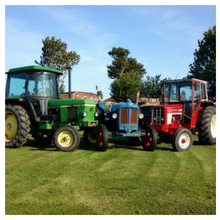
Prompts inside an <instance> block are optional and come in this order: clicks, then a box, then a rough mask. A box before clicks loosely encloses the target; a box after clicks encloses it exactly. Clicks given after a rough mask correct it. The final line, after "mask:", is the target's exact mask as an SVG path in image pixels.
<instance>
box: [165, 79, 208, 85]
mask: <svg viewBox="0 0 220 220" xmlns="http://www.w3.org/2000/svg"><path fill="white" fill-rule="evenodd" d="M192 81H196V82H202V83H207V81H204V80H201V79H196V78H190V79H188V78H183V79H164V80H162V81H161V82H162V83H163V84H164V83H175V82H192Z"/></svg>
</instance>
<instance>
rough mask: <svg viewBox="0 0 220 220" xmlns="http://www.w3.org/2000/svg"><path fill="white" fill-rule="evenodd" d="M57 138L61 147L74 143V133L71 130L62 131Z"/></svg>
mask: <svg viewBox="0 0 220 220" xmlns="http://www.w3.org/2000/svg"><path fill="white" fill-rule="evenodd" d="M57 139H58V143H59V145H60V146H61V147H70V146H71V145H72V144H73V135H72V134H71V133H70V132H69V131H62V132H60V133H59V135H58V138H57Z"/></svg>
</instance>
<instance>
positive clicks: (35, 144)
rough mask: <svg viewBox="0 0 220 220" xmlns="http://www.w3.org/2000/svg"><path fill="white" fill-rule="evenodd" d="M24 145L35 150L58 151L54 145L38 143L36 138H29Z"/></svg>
mask: <svg viewBox="0 0 220 220" xmlns="http://www.w3.org/2000/svg"><path fill="white" fill-rule="evenodd" d="M23 147H31V148H32V149H31V150H33V151H37V150H39V151H58V150H57V149H56V147H55V146H54V145H52V144H51V145H49V144H42V143H38V142H36V141H35V140H31V139H28V141H27V142H26V144H25V145H24V146H23Z"/></svg>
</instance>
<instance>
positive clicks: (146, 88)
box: [142, 75, 161, 97]
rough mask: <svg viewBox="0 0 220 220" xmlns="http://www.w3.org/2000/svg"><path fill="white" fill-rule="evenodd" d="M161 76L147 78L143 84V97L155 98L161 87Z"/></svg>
mask: <svg viewBox="0 0 220 220" xmlns="http://www.w3.org/2000/svg"><path fill="white" fill-rule="evenodd" d="M160 77H161V75H156V76H155V77H150V76H147V80H146V81H144V82H143V87H142V88H143V96H145V97H157V96H158V95H157V91H158V90H159V89H160V86H161V79H160Z"/></svg>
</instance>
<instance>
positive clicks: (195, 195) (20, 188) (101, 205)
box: [5, 133, 216, 215]
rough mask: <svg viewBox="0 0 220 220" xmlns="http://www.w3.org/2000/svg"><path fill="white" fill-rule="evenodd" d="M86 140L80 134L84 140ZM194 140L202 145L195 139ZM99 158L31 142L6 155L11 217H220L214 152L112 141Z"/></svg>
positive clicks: (81, 148) (84, 151)
mask: <svg viewBox="0 0 220 220" xmlns="http://www.w3.org/2000/svg"><path fill="white" fill-rule="evenodd" d="M81 137H82V133H81ZM194 138H196V137H194ZM109 142H110V143H109V149H108V151H106V152H99V151H97V149H95V148H90V147H87V146H85V144H84V142H83V140H82V138H81V144H80V146H79V148H78V149H77V150H75V151H74V152H69V153H65V152H60V151H57V150H56V149H55V148H54V147H53V146H48V147H47V148H39V146H38V145H37V144H36V143H35V142H34V141H33V140H32V139H29V141H28V142H27V144H26V146H24V147H21V148H20V149H6V150H5V152H6V154H5V162H6V163H5V172H6V173H5V196H6V198H5V208H6V210H5V214H6V215H36V214H41V215H47V214H52V215H53V214H60V215H62V214H66V215H74V214H76V215H77V214H78V215H81V214H84V215H87V214H91V215H93V214H97V215H100V214H126V215H127V214H128V215H132V214H134V215H137V214H139V215H148V214H151V215H154V214H162V215H163V214H169V215H173V214H198V215H200V214H204V215H215V214H216V146H215V145H214V146H200V145H198V142H197V141H194V146H193V147H192V148H191V150H190V151H188V152H181V153H180V152H179V153H177V152H174V151H172V147H171V145H168V144H165V143H160V144H158V147H157V149H156V150H155V151H154V152H146V151H143V150H142V148H141V146H140V147H132V146H128V143H127V140H126V139H123V138H114V139H110V140H109Z"/></svg>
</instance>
